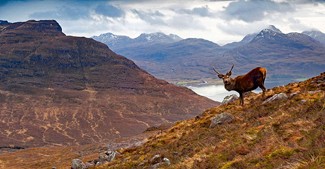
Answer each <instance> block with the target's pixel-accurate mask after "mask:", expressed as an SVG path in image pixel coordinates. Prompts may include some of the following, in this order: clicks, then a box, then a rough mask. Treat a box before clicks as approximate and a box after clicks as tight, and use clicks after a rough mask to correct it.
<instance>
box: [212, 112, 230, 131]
mask: <svg viewBox="0 0 325 169" xmlns="http://www.w3.org/2000/svg"><path fill="white" fill-rule="evenodd" d="M234 119H235V118H234V116H233V115H231V114H229V113H221V114H217V115H216V116H214V117H212V118H211V123H210V128H213V127H215V126H216V125H220V124H225V123H231V122H232V121H233V120H234Z"/></svg>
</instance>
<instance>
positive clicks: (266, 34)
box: [252, 25, 284, 41]
mask: <svg viewBox="0 0 325 169" xmlns="http://www.w3.org/2000/svg"><path fill="white" fill-rule="evenodd" d="M283 35H284V34H283V33H282V32H281V31H280V30H279V29H278V28H276V27H275V26H273V25H270V26H268V27H267V28H265V29H263V30H262V31H260V32H259V33H258V34H257V35H256V36H255V37H254V38H253V39H252V41H255V40H259V39H273V40H279V39H277V38H281V37H283Z"/></svg>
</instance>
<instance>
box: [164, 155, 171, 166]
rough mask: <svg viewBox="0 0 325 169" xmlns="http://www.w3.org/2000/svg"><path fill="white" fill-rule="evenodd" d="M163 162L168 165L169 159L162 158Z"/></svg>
mask: <svg viewBox="0 0 325 169" xmlns="http://www.w3.org/2000/svg"><path fill="white" fill-rule="evenodd" d="M163 162H165V163H166V164H167V165H170V160H169V159H168V158H166V157H165V158H164V159H163Z"/></svg>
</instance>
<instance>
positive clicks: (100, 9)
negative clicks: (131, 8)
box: [95, 4, 125, 18]
mask: <svg viewBox="0 0 325 169" xmlns="http://www.w3.org/2000/svg"><path fill="white" fill-rule="evenodd" d="M95 12H96V13H97V14H100V15H104V16H108V17H111V18H118V17H122V16H124V14H125V13H124V11H123V10H122V9H120V8H118V7H115V6H113V5H110V4H103V5H102V4H101V5H98V6H97V7H96V8H95Z"/></svg>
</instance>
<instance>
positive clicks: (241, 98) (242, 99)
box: [239, 93, 244, 106]
mask: <svg viewBox="0 0 325 169" xmlns="http://www.w3.org/2000/svg"><path fill="white" fill-rule="evenodd" d="M239 97H240V105H242V106H244V96H243V93H239Z"/></svg>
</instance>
